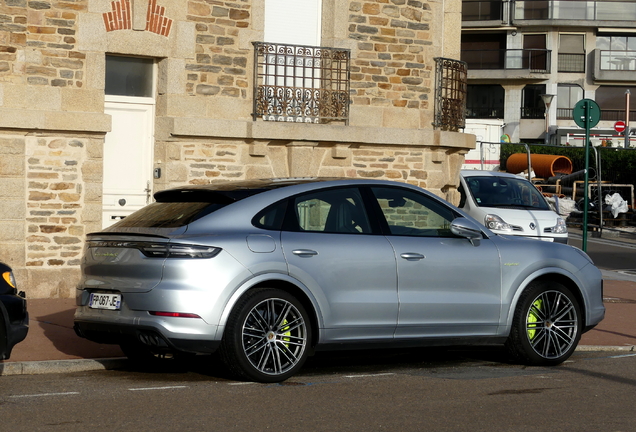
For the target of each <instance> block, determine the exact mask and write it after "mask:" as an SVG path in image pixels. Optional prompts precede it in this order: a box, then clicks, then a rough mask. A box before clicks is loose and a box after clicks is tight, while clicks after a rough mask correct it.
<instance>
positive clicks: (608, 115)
mask: <svg viewBox="0 0 636 432" xmlns="http://www.w3.org/2000/svg"><path fill="white" fill-rule="evenodd" d="M572 111H573V109H572V108H557V118H558V119H559V120H572V119H573V117H572ZM629 118H636V111H631V110H630V111H629ZM601 120H604V121H618V120H625V110H624V109H616V110H612V109H602V110H601ZM572 121H574V120H572Z"/></svg>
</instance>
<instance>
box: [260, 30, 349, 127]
mask: <svg viewBox="0 0 636 432" xmlns="http://www.w3.org/2000/svg"><path fill="white" fill-rule="evenodd" d="M253 44H254V67H255V70H254V92H255V94H254V111H253V113H252V117H253V119H254V120H256V119H258V118H261V119H263V120H270V121H288V122H302V123H330V122H344V123H345V124H346V123H348V121H349V65H350V58H351V54H350V51H349V50H347V49H340V48H326V47H315V46H306V45H289V44H278V43H266V42H253Z"/></svg>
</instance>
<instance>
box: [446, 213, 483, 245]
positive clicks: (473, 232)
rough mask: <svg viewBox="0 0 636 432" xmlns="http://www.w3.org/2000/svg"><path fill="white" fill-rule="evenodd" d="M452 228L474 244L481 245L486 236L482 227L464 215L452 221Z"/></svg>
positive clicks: (454, 232)
mask: <svg viewBox="0 0 636 432" xmlns="http://www.w3.org/2000/svg"><path fill="white" fill-rule="evenodd" d="M450 230H451V232H452V233H453V234H455V235H456V236H458V237H464V238H467V239H468V240H470V242H471V243H472V245H473V246H479V244H480V242H481V239H482V238H484V235H483V233H482V230H481V227H480V226H479V225H477V224H476V223H475V222H473V221H471V220H469V219H466V218H464V217H458V218H456V219H454V220H453V221H452V222H451V226H450Z"/></svg>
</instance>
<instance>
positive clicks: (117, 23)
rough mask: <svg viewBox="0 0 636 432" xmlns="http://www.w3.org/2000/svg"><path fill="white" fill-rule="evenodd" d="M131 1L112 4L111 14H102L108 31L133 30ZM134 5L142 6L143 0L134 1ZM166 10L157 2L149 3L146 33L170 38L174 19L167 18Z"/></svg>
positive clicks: (154, 0)
mask: <svg viewBox="0 0 636 432" xmlns="http://www.w3.org/2000/svg"><path fill="white" fill-rule="evenodd" d="M130 1H131V0H118V1H114V2H111V4H110V7H111V9H112V11H111V12H105V13H104V14H102V16H103V17H104V25H105V26H106V31H107V32H111V31H115V30H129V29H131V28H132V9H131V4H130ZM133 2H134V5H137V4H141V0H133ZM165 13H166V8H165V7H163V6H159V5H157V1H156V0H149V1H148V9H147V13H146V29H145V30H146V31H150V32H153V33H156V34H158V35H161V36H166V37H167V36H168V35H169V34H170V30H171V28H172V21H173V20H172V19H170V18H168V17H166V16H165Z"/></svg>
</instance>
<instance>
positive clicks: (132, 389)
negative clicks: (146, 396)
mask: <svg viewBox="0 0 636 432" xmlns="http://www.w3.org/2000/svg"><path fill="white" fill-rule="evenodd" d="M181 388H188V386H166V387H142V388H131V389H128V390H130V391H145V390H171V389H181Z"/></svg>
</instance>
